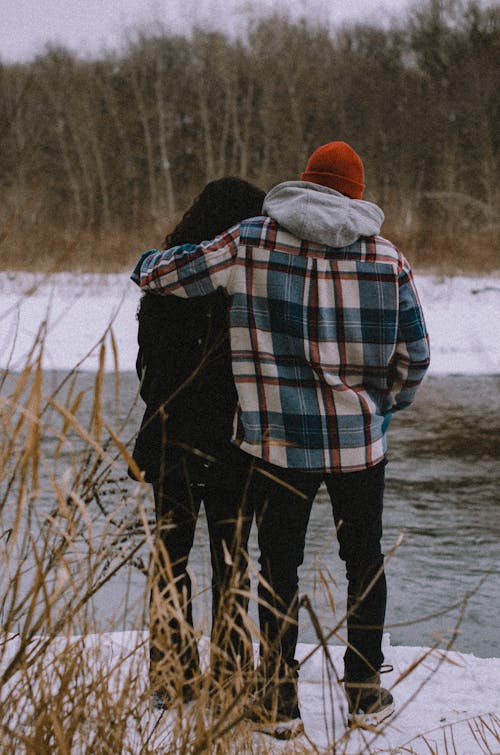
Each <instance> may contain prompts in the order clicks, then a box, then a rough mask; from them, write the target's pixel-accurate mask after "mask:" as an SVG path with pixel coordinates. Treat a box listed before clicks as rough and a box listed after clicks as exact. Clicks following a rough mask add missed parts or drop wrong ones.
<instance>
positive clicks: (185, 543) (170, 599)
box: [150, 459, 201, 704]
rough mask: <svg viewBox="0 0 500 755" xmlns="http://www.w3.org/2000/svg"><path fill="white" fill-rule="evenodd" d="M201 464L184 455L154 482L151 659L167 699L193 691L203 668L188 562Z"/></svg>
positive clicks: (158, 688) (153, 678) (153, 679)
mask: <svg viewBox="0 0 500 755" xmlns="http://www.w3.org/2000/svg"><path fill="white" fill-rule="evenodd" d="M194 474H195V469H194V468H193V465H192V464H190V462H189V461H188V460H186V459H182V460H181V461H180V462H179V464H178V465H176V466H175V467H174V468H173V469H172V470H171V471H170V472H169V474H168V476H166V477H165V478H164V480H163V481H162V482H161V483H157V484H154V485H153V490H154V498H155V513H156V526H157V531H156V542H155V551H154V554H153V557H154V564H153V569H154V573H153V587H152V590H151V601H150V661H151V666H150V668H151V683H152V686H153V690H155V691H157V692H158V693H159V695H160V696H161V697H163V698H165V702H166V704H168V703H169V702H171V701H172V700H173V699H174V698H176V697H178V696H179V695H182V697H183V698H184V699H189V698H190V697H191V696H192V688H191V686H190V680H191V679H193V677H196V676H197V674H198V673H199V659H198V648H197V642H196V637H195V634H194V630H193V612H192V603H191V579H190V577H189V574H188V572H187V563H188V558H189V554H190V552H191V548H192V546H193V541H194V534H195V528H196V521H197V519H198V513H199V510H200V504H201V499H200V494H199V491H198V490H197V488H196V486H195V485H193V484H192V483H193V475H194Z"/></svg>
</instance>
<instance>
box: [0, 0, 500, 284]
mask: <svg viewBox="0 0 500 755" xmlns="http://www.w3.org/2000/svg"><path fill="white" fill-rule="evenodd" d="M499 70H500V8H499V7H498V5H496V4H492V5H491V7H485V6H484V5H480V4H478V3H477V2H475V1H474V0H471V2H466V0H446V2H445V0H428V1H427V2H426V3H425V4H422V3H416V4H415V5H414V6H413V9H412V10H411V11H410V13H409V14H408V16H407V17H406V18H405V19H404V20H403V21H401V22H399V24H398V25H397V24H396V23H395V22H394V23H393V24H392V25H391V26H390V27H388V28H378V27H374V26H368V25H362V24H360V25H355V26H347V27H343V28H339V29H336V30H333V31H331V32H330V31H328V30H327V29H325V28H323V27H322V26H321V24H320V23H319V22H317V23H314V22H308V23H305V22H304V23H299V22H297V23H295V22H291V21H289V20H287V19H286V18H273V19H264V20H260V21H255V22H253V23H250V22H249V26H248V31H247V34H246V36H244V37H242V38H240V39H236V40H235V39H230V38H228V37H225V36H224V35H222V34H215V33H207V32H203V31H200V30H199V31H196V32H195V33H194V34H193V35H192V37H187V36H186V37H182V36H172V35H171V34H169V33H168V31H167V30H161V29H159V30H158V31H157V32H156V34H154V35H153V34H149V35H147V34H145V33H137V34H136V36H135V38H133V39H131V41H130V42H129V44H128V47H127V49H126V50H125V51H124V52H123V53H121V54H119V55H118V54H108V55H107V56H106V57H103V58H102V59H100V60H81V59H78V58H77V57H75V56H74V55H72V54H71V53H69V52H68V51H67V50H65V49H62V48H52V49H49V50H47V52H46V53H45V54H44V55H43V56H40V57H38V58H37V59H35V60H34V61H33V62H32V63H29V64H19V65H7V64H4V65H0V152H1V154H2V170H1V173H0V199H1V201H0V234H1V237H2V238H3V239H4V241H5V243H3V244H2V245H1V246H0V266H1V267H2V268H6V269H21V268H26V267H30V268H32V269H33V268H36V269H43V270H47V269H52V268H55V269H73V270H79V269H82V270H97V271H99V270H118V269H120V270H125V269H128V268H129V267H130V265H131V263H133V262H134V261H135V258H136V252H137V250H138V249H144V248H147V247H148V246H153V245H159V244H160V243H161V240H162V239H163V238H164V235H165V232H166V231H167V230H168V229H169V228H171V226H172V225H173V223H174V222H175V220H176V219H177V218H178V216H179V213H180V212H182V211H183V209H184V208H185V207H186V206H187V205H188V204H190V202H191V199H192V197H193V196H194V194H196V193H197V192H198V191H199V190H200V189H201V187H202V186H203V185H204V183H205V182H206V181H207V180H210V179H213V178H215V177H217V176H221V175H227V174H235V175H240V176H242V177H244V178H247V179H249V180H251V181H253V182H255V183H257V184H259V185H261V186H262V187H263V188H270V187H271V186H272V185H273V184H275V183H277V182H278V181H281V180H288V179H293V178H296V177H298V176H299V174H300V172H301V171H302V170H303V168H304V165H305V162H306V159H307V156H308V154H310V152H311V151H312V150H313V149H314V148H315V147H317V146H318V145H320V144H323V143H325V142H327V141H330V140H332V139H343V140H345V141H348V142H349V143H351V144H352V145H353V146H354V147H355V149H356V150H357V151H358V152H359V153H360V154H361V155H362V156H363V160H364V162H365V166H366V174H367V184H368V186H367V192H366V198H367V199H369V200H373V201H375V202H377V203H379V204H380V205H381V207H382V208H383V209H384V211H385V214H386V219H387V221H386V225H385V227H384V233H385V234H386V235H387V236H388V237H389V238H391V239H393V240H394V241H395V243H397V244H398V245H400V246H401V248H402V249H403V250H404V251H405V252H406V253H407V254H408V256H409V257H410V259H411V260H412V262H413V263H414V265H415V266H416V267H417V268H419V267H420V268H428V267H429V266H432V267H436V266H437V267H441V268H444V269H446V271H454V270H476V271H478V272H483V271H484V272H487V271H489V270H492V269H495V268H496V269H498V257H497V243H498V235H499V227H500V226H499V222H500V220H499V214H498V213H499V211H498V206H499V202H498V200H499V189H498V166H499V161H500V137H499V132H498V122H499V115H500V113H499V107H500V105H499V100H498V86H499V80H498V71H499Z"/></svg>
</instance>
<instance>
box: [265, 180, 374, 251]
mask: <svg viewBox="0 0 500 755" xmlns="http://www.w3.org/2000/svg"><path fill="white" fill-rule="evenodd" d="M263 212H264V213H265V214H266V215H268V216H269V217H270V218H272V219H273V220H276V222H277V223H278V224H279V225H280V226H282V227H283V228H285V229H286V230H287V231H289V232H290V233H292V234H293V235H294V236H296V237H297V238H299V239H302V240H304V241H312V242H314V243H318V244H324V245H326V246H334V247H342V246H349V244H352V243H353V242H354V241H356V240H357V239H359V237H360V236H376V235H377V234H378V233H380V228H381V226H382V223H383V221H384V213H383V212H382V210H381V209H380V207H377V205H376V204H373V203H372V202H366V201H365V200H363V199H350V198H349V197H346V196H345V195H344V194H341V193H340V192H338V191H335V189H329V188H327V187H326V186H320V185H319V184H314V183H310V182H308V181H285V182H284V183H281V184H278V185H277V186H275V187H274V188H273V189H271V191H270V192H269V193H268V194H267V195H266V198H265V200H264V205H263Z"/></svg>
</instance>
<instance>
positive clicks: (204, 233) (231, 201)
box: [164, 176, 265, 249]
mask: <svg viewBox="0 0 500 755" xmlns="http://www.w3.org/2000/svg"><path fill="white" fill-rule="evenodd" d="M264 197H265V192H264V191H262V190H261V189H258V188H257V187H256V186H254V185H253V184H251V183H248V181H243V180H242V179H241V178H233V177H232V176H227V177H225V178H218V179H216V180H215V181H210V183H208V184H207V185H206V186H205V188H204V189H203V191H202V192H201V194H199V195H198V196H197V197H196V199H195V200H194V202H193V204H192V205H191V207H190V208H189V209H188V210H187V212H186V213H185V214H184V215H183V217H182V219H181V220H180V222H179V223H178V224H177V226H176V227H175V228H174V230H173V231H171V232H170V233H169V234H167V236H166V238H165V241H164V245H165V246H164V248H165V249H168V248H169V247H172V246H178V245H179V244H199V243H201V242H202V241H209V240H210V239H213V238H215V236H218V235H219V234H220V233H222V231H225V230H226V229H227V228H231V226H233V225H236V223H239V222H240V221H241V220H244V219H245V218H251V217H254V216H256V215H262V203H263V202H264Z"/></svg>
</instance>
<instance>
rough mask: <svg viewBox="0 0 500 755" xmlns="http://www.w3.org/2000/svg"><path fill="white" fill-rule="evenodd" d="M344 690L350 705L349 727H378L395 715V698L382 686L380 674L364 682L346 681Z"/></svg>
mask: <svg viewBox="0 0 500 755" xmlns="http://www.w3.org/2000/svg"><path fill="white" fill-rule="evenodd" d="M344 689H345V693H346V696H347V701H348V703H349V713H348V716H347V723H348V725H349V726H360V727H362V728H368V727H370V726H377V724H380V723H381V722H382V721H384V720H385V719H386V718H388V717H389V716H390V715H391V714H392V713H394V698H393V696H392V695H391V693H390V692H389V691H388V690H386V689H384V688H383V687H381V686H380V674H379V673H376V674H374V675H373V676H370V677H368V678H367V679H364V680H363V681H350V680H349V679H345V680H344Z"/></svg>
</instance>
